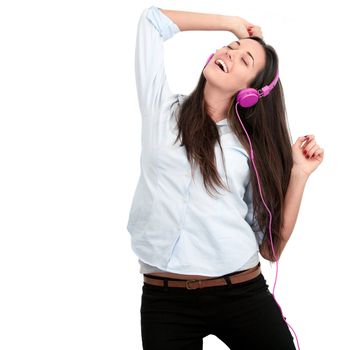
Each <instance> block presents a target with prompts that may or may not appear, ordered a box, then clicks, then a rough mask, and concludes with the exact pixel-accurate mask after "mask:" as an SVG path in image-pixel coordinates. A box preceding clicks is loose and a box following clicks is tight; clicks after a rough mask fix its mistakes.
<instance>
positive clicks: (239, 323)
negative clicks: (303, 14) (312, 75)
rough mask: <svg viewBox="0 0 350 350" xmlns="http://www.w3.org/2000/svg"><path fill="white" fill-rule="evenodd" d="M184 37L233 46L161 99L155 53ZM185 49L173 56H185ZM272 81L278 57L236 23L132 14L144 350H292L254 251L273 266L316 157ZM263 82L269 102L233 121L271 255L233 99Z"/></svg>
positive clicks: (161, 76)
mask: <svg viewBox="0 0 350 350" xmlns="http://www.w3.org/2000/svg"><path fill="white" fill-rule="evenodd" d="M186 30H228V31H230V32H232V33H233V34H235V35H236V36H237V38H238V40H235V41H232V42H230V43H227V45H225V46H223V47H221V48H220V49H218V50H216V52H215V53H214V54H213V55H210V57H209V59H208V60H207V63H206V64H205V66H204V68H203V70H202V72H201V75H200V77H199V81H198V84H197V86H196V87H195V89H194V90H193V92H192V93H191V94H190V95H188V96H185V95H183V94H176V93H173V92H172V91H171V90H170V88H169V85H168V83H167V79H166V74H165V69H164V52H163V44H164V41H165V40H167V39H169V38H171V37H172V36H173V35H174V34H176V33H178V32H180V31H186ZM195 48H196V45H193V48H192V49H190V50H188V51H185V52H178V53H177V55H185V56H190V55H193V54H195V50H196V49H195ZM277 72H278V57H277V54H276V52H275V50H274V49H273V48H272V47H271V46H269V45H267V44H266V43H265V41H264V40H263V38H262V32H261V28H260V27H259V26H256V25H253V24H251V23H249V22H248V21H246V20H244V19H243V18H241V17H238V16H225V15H216V14H205V13H195V12H185V11H173V10H163V9H160V8H158V7H155V6H152V7H150V8H147V9H145V10H144V11H143V12H142V14H141V17H140V20H139V23H138V29H137V39H136V51H135V73H136V86H137V95H138V101H139V107H140V111H141V115H142V154H141V162H140V164H141V175H140V178H139V182H138V185H137V188H136V191H135V194H134V198H133V202H132V206H131V209H130V214H129V221H128V225H127V229H128V231H129V232H130V234H131V239H132V240H131V241H132V249H133V250H134V252H135V253H136V254H137V256H138V257H139V263H140V266H141V268H140V273H142V274H143V278H144V284H143V287H142V300H141V310H140V312H141V331H142V344H143V348H144V349H146V350H156V349H167V350H172V349H176V350H185V349H191V350H196V349H202V346H203V338H204V337H205V336H207V335H209V334H213V335H216V336H217V337H218V338H219V339H221V340H222V341H223V342H224V343H226V344H227V346H228V347H229V348H230V349H246V350H248V349H249V350H253V349H269V350H273V349H276V350H277V349H278V350H281V349H284V350H288V349H295V346H294V343H293V337H292V335H291V333H290V331H289V329H288V326H287V324H286V322H285V320H284V318H283V316H282V314H281V310H280V308H279V306H278V304H277V303H276V301H275V300H274V297H273V295H272V294H271V293H270V292H269V290H268V285H267V283H266V280H265V278H264V276H263V274H262V273H261V270H260V262H259V252H260V254H261V255H262V256H263V257H264V258H265V259H267V260H269V261H271V262H275V261H276V260H277V259H279V257H280V255H281V253H282V250H283V249H284V247H285V245H286V243H287V241H288V239H289V238H290V235H291V233H292V231H293V228H294V225H295V222H296V219H297V214H298V210H299V206H300V202H301V199H302V194H303V190H304V187H305V184H306V181H307V179H308V177H309V176H310V174H311V173H312V172H313V171H314V170H315V169H316V168H317V167H318V165H319V164H320V163H321V162H322V160H323V154H324V151H323V149H322V148H320V147H319V146H318V144H317V143H316V140H315V137H314V136H313V135H309V136H308V137H299V138H298V139H297V141H296V142H295V143H294V144H293V143H292V141H291V137H290V133H289V130H288V126H287V118H286V112H285V105H284V98H283V90H282V85H281V82H280V80H278V75H277ZM179 74H181V71H179ZM271 82H274V84H272V85H270V87H271V88H272V89H271V91H270V93H269V94H267V95H266V96H262V97H261V98H259V101H258V102H257V103H256V104H255V105H253V106H251V107H247V106H246V107H242V106H238V109H237V111H238V112H239V116H240V117H241V119H242V122H243V124H244V128H245V130H246V132H247V133H248V134H249V136H250V140H251V142H252V147H253V150H254V161H255V165H256V169H257V171H258V174H259V179H260V184H261V189H262V193H263V198H264V201H265V203H267V205H268V207H269V209H270V212H271V214H272V225H271V227H272V230H271V233H272V234H271V237H272V241H273V245H274V250H273V249H272V247H271V242H270V235H269V214H268V212H267V210H266V208H265V207H264V205H263V204H262V200H261V197H260V194H259V186H258V182H257V179H256V176H255V172H254V168H253V165H252V161H251V151H250V144H249V141H248V139H247V135H246V134H245V131H244V130H243V128H242V125H241V124H240V121H239V119H238V116H237V113H236V110H235V108H234V107H235V105H236V102H237V96H238V93H239V92H240V91H241V90H242V89H245V88H255V89H261V88H263V87H264V86H266V85H269V84H271ZM213 192H215V193H213ZM275 253H277V254H275Z"/></svg>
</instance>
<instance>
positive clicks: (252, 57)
mask: <svg viewBox="0 0 350 350" xmlns="http://www.w3.org/2000/svg"><path fill="white" fill-rule="evenodd" d="M234 43H237V44H238V45H239V46H241V43H240V42H239V41H238V40H236V41H234ZM247 54H248V55H249V56H250V57H251V58H252V59H253V67H254V62H255V60H254V57H253V55H252V54H251V53H250V52H249V51H247Z"/></svg>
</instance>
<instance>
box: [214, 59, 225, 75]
mask: <svg viewBox="0 0 350 350" xmlns="http://www.w3.org/2000/svg"><path fill="white" fill-rule="evenodd" d="M215 64H216V65H217V66H218V67H219V68H220V69H221V70H222V71H223V72H224V73H228V69H227V67H226V65H225V63H224V62H223V61H222V60H221V59H220V58H219V59H217V60H216V61H215Z"/></svg>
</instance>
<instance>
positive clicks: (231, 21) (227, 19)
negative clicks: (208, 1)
mask: <svg viewBox="0 0 350 350" xmlns="http://www.w3.org/2000/svg"><path fill="white" fill-rule="evenodd" d="M217 16H218V23H220V25H221V28H220V29H221V30H227V31H229V32H231V33H233V34H234V33H235V28H236V22H237V19H236V18H235V16H227V15H217Z"/></svg>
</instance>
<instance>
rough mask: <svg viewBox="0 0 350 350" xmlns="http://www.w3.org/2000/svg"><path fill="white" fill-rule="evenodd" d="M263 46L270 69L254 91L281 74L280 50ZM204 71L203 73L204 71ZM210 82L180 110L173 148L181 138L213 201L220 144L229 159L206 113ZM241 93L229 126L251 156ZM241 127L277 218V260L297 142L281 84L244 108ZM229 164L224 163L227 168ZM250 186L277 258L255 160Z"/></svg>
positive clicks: (200, 84) (199, 87) (274, 233)
mask: <svg viewBox="0 0 350 350" xmlns="http://www.w3.org/2000/svg"><path fill="white" fill-rule="evenodd" d="M249 39H253V40H256V41H258V42H259V43H260V44H261V45H262V47H263V48H264V50H265V53H266V65H265V67H264V68H263V69H262V70H261V71H260V72H258V73H257V75H256V77H255V80H254V81H253V82H252V84H251V86H250V87H252V88H255V89H260V88H261V87H263V86H265V85H267V84H270V83H271V82H272V80H273V79H274V77H275V75H276V71H277V70H278V56H277V53H276V51H275V49H274V48H273V47H272V46H270V45H267V44H266V43H265V41H264V40H263V39H262V38H260V37H257V36H252V37H249ZM203 69H204V68H203ZM205 83H206V79H205V77H204V75H203V71H202V72H201V75H200V77H199V81H198V84H197V86H196V87H195V89H194V90H193V91H192V93H191V94H189V95H188V96H186V98H185V99H184V101H183V103H182V104H181V105H180V107H179V110H178V118H177V126H178V135H177V138H176V140H175V142H174V143H176V142H177V140H178V139H179V138H181V146H185V149H186V153H187V158H188V160H189V162H190V163H191V166H192V165H198V166H199V168H200V171H201V173H202V176H203V181H204V186H205V188H206V190H207V192H208V194H209V195H211V193H210V191H209V188H211V189H214V190H215V191H216V192H218V191H217V190H216V188H215V185H217V186H219V187H222V188H225V185H224V184H223V182H222V179H221V177H220V175H219V173H218V171H217V169H216V166H215V164H216V161H215V150H214V148H215V144H216V142H218V144H219V146H220V149H221V154H222V156H223V158H224V155H223V151H222V147H221V143H220V135H219V132H218V128H217V125H216V123H215V121H213V120H212V118H211V117H210V116H209V115H208V113H207V106H206V103H205V101H204V86H205ZM236 98H237V93H235V94H234V95H233V96H232V103H230V107H229V109H228V111H227V116H226V117H227V122H228V124H229V126H230V127H231V129H232V130H233V131H234V133H235V134H236V136H237V138H238V140H239V141H240V142H241V144H242V145H243V147H244V148H245V149H246V151H247V152H248V154H250V145H249V142H248V140H247V136H246V134H245V132H244V130H243V129H242V125H241V124H240V122H239V120H238V117H237V115H236V110H235V106H236ZM237 109H238V112H239V115H240V117H241V120H242V123H243V124H244V127H245V129H246V131H247V133H248V135H249V137H250V139H251V142H252V147H253V150H254V162H255V166H256V168H257V171H258V174H259V181H260V185H261V190H262V194H263V198H264V201H265V203H266V205H267V206H268V208H269V210H270V212H271V214H272V225H271V228H272V232H271V233H272V240H273V245H274V248H275V252H276V254H277V255H278V252H279V250H280V245H281V243H282V238H281V228H282V225H283V222H282V221H283V211H284V199H285V194H286V192H287V188H288V184H289V179H290V174H291V169H292V165H293V158H292V147H291V144H292V138H291V134H290V130H289V127H288V121H287V112H286V108H285V101H284V94H283V89H282V84H281V82H280V80H278V82H277V84H276V85H275V87H274V88H273V89H272V91H271V92H270V94H269V95H268V96H266V97H262V98H261V99H259V101H258V103H257V104H256V105H255V106H252V107H249V108H243V107H241V106H239V105H238V106H237ZM224 164H225V163H224ZM249 169H250V174H251V177H250V178H251V185H252V189H253V207H254V218H256V220H257V221H258V224H259V226H260V228H261V231H262V232H263V233H264V237H263V242H262V244H263V245H266V244H268V251H269V256H270V257H273V256H274V254H273V251H272V248H271V244H270V243H269V242H270V235H269V221H270V215H269V213H268V211H267V210H266V208H265V206H264V204H263V202H262V200H261V198H260V193H259V188H258V181H257V179H256V174H255V170H254V167H253V164H252V161H251V159H250V158H249ZM225 174H226V167H225Z"/></svg>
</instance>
